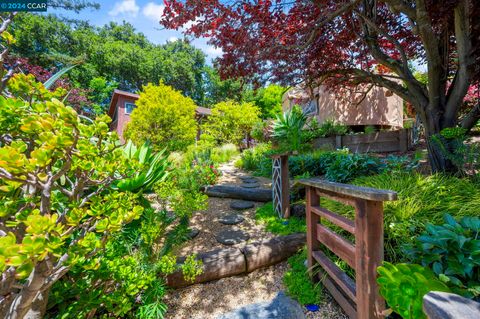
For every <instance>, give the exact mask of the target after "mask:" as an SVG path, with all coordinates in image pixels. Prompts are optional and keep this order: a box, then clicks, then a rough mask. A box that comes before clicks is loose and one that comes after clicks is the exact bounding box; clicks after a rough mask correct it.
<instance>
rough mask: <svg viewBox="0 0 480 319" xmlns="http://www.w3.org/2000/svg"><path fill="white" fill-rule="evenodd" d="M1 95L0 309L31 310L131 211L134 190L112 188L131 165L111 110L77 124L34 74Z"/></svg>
mask: <svg viewBox="0 0 480 319" xmlns="http://www.w3.org/2000/svg"><path fill="white" fill-rule="evenodd" d="M8 85H9V86H8V91H9V93H10V94H9V96H11V97H3V96H0V127H1V129H0V207H1V209H0V225H1V226H0V271H1V272H2V279H1V280H0V284H1V287H2V289H1V290H0V291H1V295H2V302H1V304H0V317H2V318H6V317H7V314H8V318H12V319H16V318H25V317H29V318H39V317H41V316H42V315H43V312H44V311H45V304H46V302H47V300H48V293H49V290H50V288H51V286H52V285H53V284H54V283H55V282H57V281H58V280H59V279H60V278H62V276H64V275H65V274H66V273H67V272H68V271H69V270H70V269H71V268H72V267H73V266H74V265H75V264H78V263H81V264H82V265H83V267H84V268H85V269H86V270H93V269H95V268H96V267H98V260H97V259H96V258H95V256H96V254H97V253H98V252H99V251H100V250H101V249H102V246H103V243H104V242H105V240H106V239H107V238H108V236H109V235H110V234H112V233H115V232H118V231H119V230H120V229H121V228H122V226H123V225H125V224H127V223H129V222H131V221H133V220H135V219H138V218H139V217H140V216H141V214H142V211H143V207H142V206H141V205H139V204H138V195H137V194H134V193H131V192H114V191H112V190H111V187H110V186H111V185H112V184H113V183H115V182H116V181H117V180H118V179H123V178H128V177H130V176H129V175H128V174H129V172H131V167H136V166H137V165H138V163H137V162H134V161H132V162H131V161H128V160H127V159H125V158H124V156H123V155H122V150H121V149H120V148H119V147H118V143H117V141H118V137H117V136H116V134H115V133H112V132H109V127H108V124H109V121H110V119H109V117H108V116H106V115H105V116H101V117H98V118H97V119H96V120H94V121H93V122H92V123H84V122H83V121H82V119H81V118H80V117H79V116H78V114H77V113H76V112H75V111H74V110H73V109H72V108H71V107H69V106H66V105H64V104H63V103H62V102H61V101H60V100H59V99H57V98H58V97H60V96H62V95H63V93H64V92H59V91H58V90H57V91H54V92H50V91H49V90H47V89H46V88H45V87H44V86H43V85H42V84H41V83H37V82H35V81H34V79H33V77H32V76H26V75H23V74H17V75H15V76H14V77H13V78H12V79H11V80H10V82H9V84H8Z"/></svg>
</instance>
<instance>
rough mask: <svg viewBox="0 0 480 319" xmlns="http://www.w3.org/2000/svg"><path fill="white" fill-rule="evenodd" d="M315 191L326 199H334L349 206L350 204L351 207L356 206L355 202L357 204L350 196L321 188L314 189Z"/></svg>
mask: <svg viewBox="0 0 480 319" xmlns="http://www.w3.org/2000/svg"><path fill="white" fill-rule="evenodd" d="M315 193H316V194H317V195H318V196H320V197H324V198H328V199H331V200H334V201H336V202H339V203H342V204H344V205H349V206H352V207H356V204H357V203H356V201H355V198H352V197H349V196H345V195H339V194H335V193H332V192H329V191H325V190H321V189H318V188H316V189H315Z"/></svg>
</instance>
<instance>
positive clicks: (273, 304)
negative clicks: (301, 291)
mask: <svg viewBox="0 0 480 319" xmlns="http://www.w3.org/2000/svg"><path fill="white" fill-rule="evenodd" d="M254 318H255V319H305V314H304V313H303V310H302V307H301V306H300V304H299V303H298V302H296V301H295V300H293V299H291V298H290V297H288V296H286V295H285V293H284V292H283V291H280V292H279V293H278V294H277V296H276V297H275V298H273V299H272V300H271V301H267V302H259V303H254V304H250V305H247V306H244V307H241V308H238V309H236V310H233V311H231V312H229V313H225V314H222V315H220V316H218V317H217V318H216V319H254Z"/></svg>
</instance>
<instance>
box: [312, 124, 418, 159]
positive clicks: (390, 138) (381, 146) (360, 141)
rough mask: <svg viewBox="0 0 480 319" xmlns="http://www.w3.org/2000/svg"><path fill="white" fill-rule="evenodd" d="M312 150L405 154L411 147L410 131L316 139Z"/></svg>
mask: <svg viewBox="0 0 480 319" xmlns="http://www.w3.org/2000/svg"><path fill="white" fill-rule="evenodd" d="M313 147H314V148H325V147H327V148H331V149H340V148H344V147H346V148H348V149H349V150H350V151H352V152H354V153H366V152H380V153H381V152H406V151H408V150H409V149H410V148H411V147H412V130H410V129H402V130H398V131H380V132H375V133H370V134H356V135H337V136H332V137H325V138H317V139H315V140H314V141H313Z"/></svg>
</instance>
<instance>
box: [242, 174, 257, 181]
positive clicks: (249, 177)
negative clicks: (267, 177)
mask: <svg viewBox="0 0 480 319" xmlns="http://www.w3.org/2000/svg"><path fill="white" fill-rule="evenodd" d="M238 178H240V179H241V180H242V181H243V180H245V179H254V178H255V177H253V176H249V175H245V176H238Z"/></svg>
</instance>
